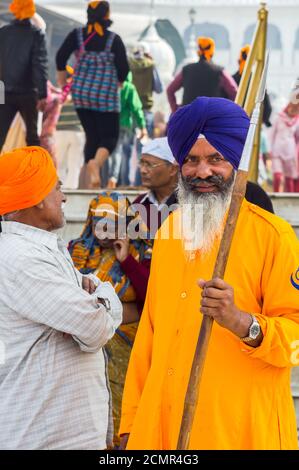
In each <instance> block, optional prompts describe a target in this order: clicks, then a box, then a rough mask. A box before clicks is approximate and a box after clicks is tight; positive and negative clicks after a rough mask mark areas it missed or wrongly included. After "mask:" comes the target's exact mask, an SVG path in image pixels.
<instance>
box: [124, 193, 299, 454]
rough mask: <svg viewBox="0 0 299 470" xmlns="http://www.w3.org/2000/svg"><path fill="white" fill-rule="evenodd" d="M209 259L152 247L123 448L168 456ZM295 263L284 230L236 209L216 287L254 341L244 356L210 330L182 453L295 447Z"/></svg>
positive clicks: (239, 345) (298, 298)
mask: <svg viewBox="0 0 299 470" xmlns="http://www.w3.org/2000/svg"><path fill="white" fill-rule="evenodd" d="M176 217H178V213H174V214H173V216H170V220H173V219H175V218H176ZM166 223H167V221H166ZM162 229H164V227H163V226H162ZM216 252H217V249H216V248H215V249H214V251H213V252H212V253H211V254H210V255H209V256H208V257H207V258H206V259H201V257H200V255H198V256H196V257H195V259H194V260H190V261H187V260H186V257H185V256H184V253H183V251H182V247H181V241H180V240H175V239H173V238H171V239H170V240H156V241H155V245H154V252H153V260H152V266H151V275H150V280H149V286H148V293H147V299H146V304H145V307H144V310H143V313H142V316H141V321H140V324H139V328H138V331H137V336H136V339H135V343H134V346H133V350H132V353H131V358H130V363H129V369H128V373H127V378H126V384H125V390H124V395H123V404H122V419H121V426H120V433H121V434H123V433H130V439H129V442H128V449H142V450H146V449H155V450H158V449H175V448H176V443H177V439H178V435H179V428H180V423H181V418H182V413H183V404H184V398H185V394H186V389H187V384H188V379H189V374H190V370H191V364H192V360H193V355H194V352H195V347H196V342H197V338H198V333H199V328H200V324H201V320H202V315H201V313H200V312H199V305H200V293H201V291H200V289H199V287H198V286H197V283H196V281H197V279H199V278H202V279H205V280H209V279H211V276H212V272H213V267H214V263H215V259H216ZM298 265H299V249H298V240H297V238H296V235H295V233H294V231H293V230H292V228H291V227H290V226H289V224H288V223H286V222H285V221H283V220H282V219H280V218H279V217H277V216H275V215H273V214H270V213H268V212H266V211H264V210H263V209H260V208H259V207H257V206H255V205H253V204H250V203H248V202H247V201H244V202H243V205H242V208H241V212H240V217H239V220H238V224H237V227H236V232H235V235H234V239H233V243H232V249H231V253H230V257H229V260H228V265H227V269H226V274H225V281H226V282H228V283H229V284H230V285H231V286H233V288H234V292H235V303H236V305H237V306H238V308H240V309H241V310H243V311H246V312H251V313H253V314H254V315H255V316H256V317H257V319H258V320H259V322H260V324H261V328H262V330H263V333H264V339H263V341H262V343H261V345H260V346H259V347H257V348H255V349H254V348H252V347H249V346H247V345H245V343H243V342H242V341H240V340H239V338H237V337H236V336H235V335H233V334H232V333H231V332H229V331H228V330H226V329H224V328H222V327H220V326H219V325H218V324H217V323H215V324H214V326H213V330H212V337H211V342H210V345H209V349H208V355H207V360H206V363H205V368H204V371H203V378H202V385H201V389H200V393H199V400H198V405H197V408H196V414H195V419H194V425H193V429H192V432H191V440H190V449H210V450H211V449H224V450H227V449H233V450H235V449H296V448H297V444H298V442H297V432H296V419H295V412H294V405H293V401H292V397H291V390H290V371H291V367H292V366H293V365H294V364H297V365H298V363H299V351H298V338H299V291H298V289H299V276H298V274H296V272H297V269H298ZM296 285H297V287H296Z"/></svg>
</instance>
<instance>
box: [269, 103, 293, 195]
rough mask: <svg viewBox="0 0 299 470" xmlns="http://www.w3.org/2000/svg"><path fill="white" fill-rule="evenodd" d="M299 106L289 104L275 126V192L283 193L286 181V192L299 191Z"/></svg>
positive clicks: (280, 114) (279, 115)
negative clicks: (282, 189)
mask: <svg viewBox="0 0 299 470" xmlns="http://www.w3.org/2000/svg"><path fill="white" fill-rule="evenodd" d="M298 148H299V105H298V104H294V103H289V104H288V105H287V107H286V108H285V109H284V110H283V111H281V112H280V113H279V114H278V116H277V118H276V120H275V122H274V125H273V129H272V135H271V155H272V171H273V188H274V192H279V191H281V186H282V182H283V180H284V190H285V192H295V191H296V190H297V191H298V190H299V169H298Z"/></svg>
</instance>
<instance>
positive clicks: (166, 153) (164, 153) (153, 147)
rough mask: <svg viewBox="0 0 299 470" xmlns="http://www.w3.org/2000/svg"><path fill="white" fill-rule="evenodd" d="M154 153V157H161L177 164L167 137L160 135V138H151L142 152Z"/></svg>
mask: <svg viewBox="0 0 299 470" xmlns="http://www.w3.org/2000/svg"><path fill="white" fill-rule="evenodd" d="M145 153H146V154H148V155H152V156H153V157H157V158H160V159H161V160H165V161H166V162H169V163H172V164H173V165H174V164H176V160H175V158H174V156H173V155H172V152H171V150H170V147H169V145H168V141H167V137H160V138H159V139H154V140H151V141H150V142H149V143H148V144H146V145H145V146H144V147H142V154H145Z"/></svg>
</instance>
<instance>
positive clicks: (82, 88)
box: [72, 28, 120, 113]
mask: <svg viewBox="0 0 299 470" xmlns="http://www.w3.org/2000/svg"><path fill="white" fill-rule="evenodd" d="M77 34H78V41H79V46H80V50H81V51H82V53H81V54H80V57H79V60H78V64H77V66H76V71H75V75H74V78H73V85H72V96H73V101H74V105H75V107H76V108H84V109H90V110H93V111H100V112H103V113H105V112H108V113H109V112H110V113H113V112H114V113H119V112H120V93H119V88H118V77H117V70H116V67H115V64H114V54H113V53H112V52H111V47H112V44H113V41H114V38H115V34H114V33H112V32H109V33H108V34H109V35H108V38H107V42H106V46H105V49H104V50H103V51H101V52H97V51H86V50H85V46H84V39H83V30H82V28H79V29H77Z"/></svg>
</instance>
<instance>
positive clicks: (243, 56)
mask: <svg viewBox="0 0 299 470" xmlns="http://www.w3.org/2000/svg"><path fill="white" fill-rule="evenodd" d="M249 52H250V45H249V44H246V45H245V46H243V47H242V48H241V50H240V55H239V59H238V64H239V70H237V71H236V73H234V75H233V79H234V80H235V82H236V84H237V85H239V84H240V82H241V78H242V73H243V71H244V68H245V64H246V60H247V57H248V56H249ZM271 113H272V106H271V102H270V98H269V95H268V93H267V92H266V94H265V99H264V109H263V123H264V124H265V125H266V126H267V127H271V125H272V124H271V122H270V116H271Z"/></svg>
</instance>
